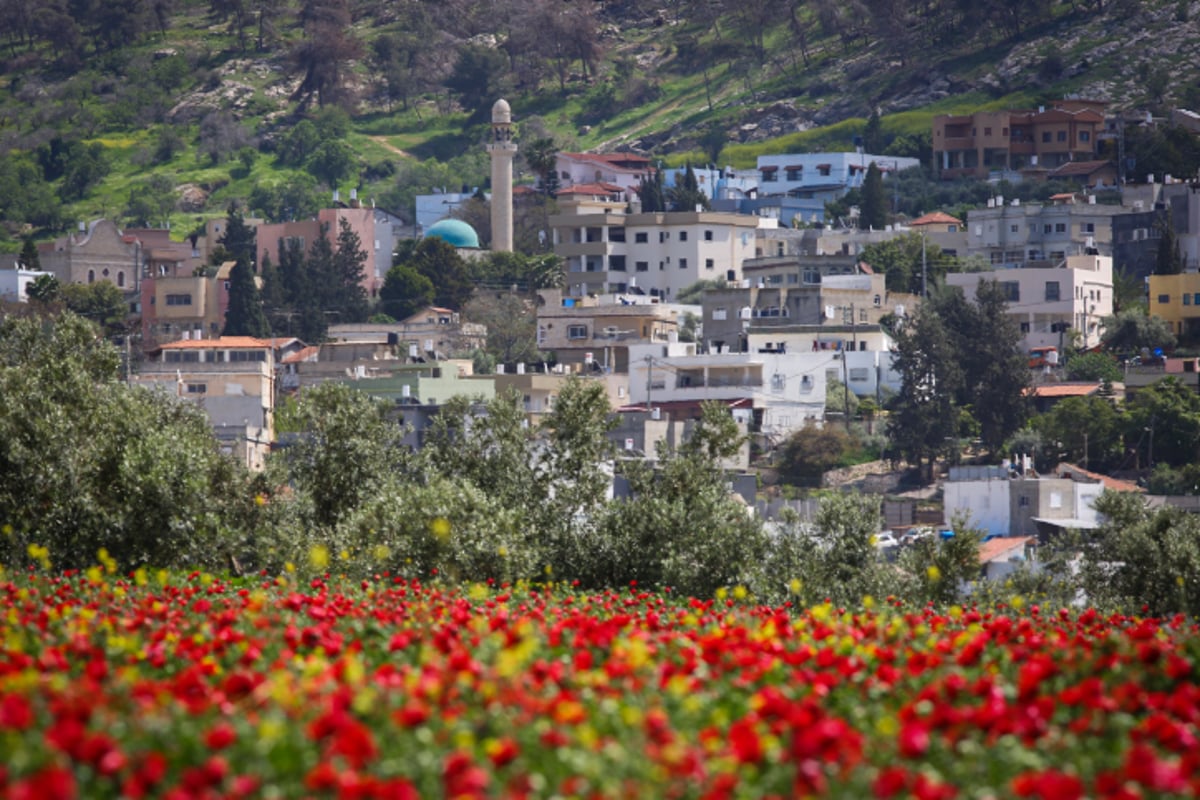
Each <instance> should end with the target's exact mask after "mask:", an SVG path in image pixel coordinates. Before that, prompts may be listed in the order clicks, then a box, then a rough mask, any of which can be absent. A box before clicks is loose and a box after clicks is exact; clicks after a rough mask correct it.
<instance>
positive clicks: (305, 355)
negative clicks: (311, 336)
mask: <svg viewBox="0 0 1200 800" xmlns="http://www.w3.org/2000/svg"><path fill="white" fill-rule="evenodd" d="M320 352H321V348H319V347H317V346H315V345H309V346H308V347H303V348H301V349H299V350H297V351H296V352H294V353H289V354H288V355H286V356H284V357H283V361H282V362H280V363H283V364H299V363H300V362H302V361H316V360H317V354H318V353H320Z"/></svg>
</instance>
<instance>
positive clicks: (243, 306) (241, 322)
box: [221, 256, 271, 339]
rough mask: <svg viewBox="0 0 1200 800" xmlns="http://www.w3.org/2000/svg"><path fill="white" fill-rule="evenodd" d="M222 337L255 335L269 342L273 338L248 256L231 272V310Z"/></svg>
mask: <svg viewBox="0 0 1200 800" xmlns="http://www.w3.org/2000/svg"><path fill="white" fill-rule="evenodd" d="M221 335H222V336H253V337H255V338H256V339H266V338H268V337H269V336H270V335H271V328H270V326H269V325H268V324H267V317H266V315H265V314H264V313H263V308H262V299H261V297H259V294H258V285H257V284H256V283H255V280H254V270H253V268H251V266H250V264H249V262H247V261H246V259H245V257H244V256H243V257H241V258H239V259H238V260H237V263H236V264H234V265H233V269H232V270H230V272H229V307H228V308H226V309H225V328H224V330H222V331H221Z"/></svg>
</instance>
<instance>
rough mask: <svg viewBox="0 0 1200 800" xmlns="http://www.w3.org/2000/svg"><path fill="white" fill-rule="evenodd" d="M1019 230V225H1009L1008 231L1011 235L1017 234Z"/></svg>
mask: <svg viewBox="0 0 1200 800" xmlns="http://www.w3.org/2000/svg"><path fill="white" fill-rule="evenodd" d="M1020 229H1021V226H1020V225H1009V226H1008V230H1009V231H1010V232H1012V233H1017V232H1018V231H1019V230H1020Z"/></svg>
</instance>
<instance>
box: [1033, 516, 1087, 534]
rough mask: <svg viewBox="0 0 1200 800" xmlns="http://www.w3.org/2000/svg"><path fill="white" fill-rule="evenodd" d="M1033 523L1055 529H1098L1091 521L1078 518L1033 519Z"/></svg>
mask: <svg viewBox="0 0 1200 800" xmlns="http://www.w3.org/2000/svg"><path fill="white" fill-rule="evenodd" d="M1033 521H1034V522H1041V523H1044V524H1046V525H1052V526H1054V527H1055V528H1071V529H1079V530H1085V531H1090V530H1095V529H1096V528H1097V527H1099V526H1098V525H1097V524H1096V523H1095V522H1093V521H1092V520H1087V519H1079V518H1078V517H1034V518H1033Z"/></svg>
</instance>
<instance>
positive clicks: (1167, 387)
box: [1126, 376, 1200, 467]
mask: <svg viewBox="0 0 1200 800" xmlns="http://www.w3.org/2000/svg"><path fill="white" fill-rule="evenodd" d="M1126 412H1127V413H1128V419H1129V422H1128V429H1127V430H1128V433H1127V435H1126V441H1127V443H1128V444H1130V445H1131V446H1132V447H1133V448H1134V449H1135V450H1136V451H1137V452H1138V454H1139V458H1141V457H1142V456H1144V460H1143V461H1142V463H1145V464H1147V465H1149V466H1153V465H1154V464H1155V463H1158V462H1160V461H1161V462H1165V463H1167V464H1170V465H1171V466H1175V467H1179V466H1183V465H1185V464H1190V463H1193V462H1195V461H1197V460H1200V396H1198V395H1197V394H1196V393H1195V392H1194V391H1192V389H1191V388H1190V387H1188V386H1185V385H1184V384H1183V383H1181V382H1180V381H1179V380H1177V379H1176V378H1175V377H1174V376H1168V377H1166V378H1163V379H1162V380H1160V381H1157V382H1155V383H1153V384H1151V385H1150V386H1147V387H1146V388H1145V389H1142V390H1140V391H1139V392H1137V393H1136V394H1135V395H1133V398H1132V399H1131V400H1130V401H1129V402H1128V403H1127V404H1126Z"/></svg>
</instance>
